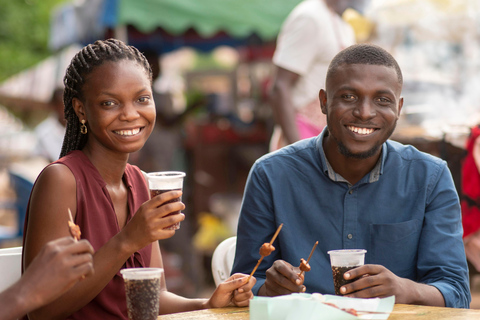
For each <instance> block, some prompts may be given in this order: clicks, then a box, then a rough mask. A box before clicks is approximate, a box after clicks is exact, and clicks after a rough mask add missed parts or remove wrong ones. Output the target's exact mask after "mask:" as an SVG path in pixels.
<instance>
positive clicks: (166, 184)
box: [147, 171, 185, 230]
mask: <svg viewBox="0 0 480 320" xmlns="http://www.w3.org/2000/svg"><path fill="white" fill-rule="evenodd" d="M184 177H185V173H184V172H180V171H160V172H151V173H148V174H147V178H148V188H149V189H150V198H153V197H155V196H157V195H159V194H162V193H164V192H168V191H172V190H182V188H183V178H184ZM175 201H181V198H176V199H172V200H170V201H168V202H166V203H170V202H175ZM178 213H180V211H178V212H172V213H171V214H178ZM165 229H168V230H178V229H180V222H177V223H175V224H173V225H171V226H168V227H166V228H165Z"/></svg>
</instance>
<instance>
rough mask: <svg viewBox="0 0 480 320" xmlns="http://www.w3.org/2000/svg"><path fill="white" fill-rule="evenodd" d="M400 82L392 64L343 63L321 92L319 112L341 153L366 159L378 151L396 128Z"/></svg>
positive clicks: (400, 103)
mask: <svg viewBox="0 0 480 320" xmlns="http://www.w3.org/2000/svg"><path fill="white" fill-rule="evenodd" d="M401 90H402V85H401V83H400V82H399V80H398V75H397V73H396V71H395V69H394V68H391V67H386V66H381V65H369V64H344V65H341V66H339V67H338V69H337V70H336V71H335V74H333V75H332V77H330V78H329V79H328V82H327V84H326V90H321V92H320V102H321V106H322V112H323V113H325V114H326V115H327V126H328V130H329V133H330V135H331V137H332V138H333V139H334V140H335V142H336V144H337V147H338V148H339V150H340V152H341V154H342V155H344V156H346V157H349V158H358V159H365V158H369V157H371V156H374V155H378V154H379V152H380V149H381V146H382V144H383V143H384V142H385V141H386V140H387V139H388V138H389V137H390V136H391V134H392V133H393V131H394V130H395V126H396V123H397V120H398V118H399V116H400V110H401V108H402V105H403V98H401V96H400V95H401Z"/></svg>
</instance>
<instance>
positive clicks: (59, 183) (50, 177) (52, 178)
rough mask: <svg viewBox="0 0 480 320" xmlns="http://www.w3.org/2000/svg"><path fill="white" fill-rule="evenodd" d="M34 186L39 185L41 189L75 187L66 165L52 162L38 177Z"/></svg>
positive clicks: (72, 176) (70, 172) (73, 178)
mask: <svg viewBox="0 0 480 320" xmlns="http://www.w3.org/2000/svg"><path fill="white" fill-rule="evenodd" d="M35 185H36V186H37V185H41V187H42V188H45V187H49V186H52V187H60V188H64V187H66V186H68V185H72V186H75V176H74V175H73V173H72V171H71V170H70V168H68V167H67V166H66V165H64V164H62V163H55V162H54V163H52V164H50V165H48V166H47V167H45V169H43V171H42V172H41V173H40V174H39V175H38V177H37V180H36V182H35Z"/></svg>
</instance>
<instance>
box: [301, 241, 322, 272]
mask: <svg viewBox="0 0 480 320" xmlns="http://www.w3.org/2000/svg"><path fill="white" fill-rule="evenodd" d="M317 244H318V241H317V242H315V244H314V245H313V248H312V251H310V255H309V256H308V259H307V261H305V259H303V258H302V259H300V267H299V268H300V270H301V271H300V274H299V275H300V276H301V275H302V274H304V273H305V272H308V271H310V270H311V268H310V265H309V264H308V262H310V258H311V257H312V255H313V251H315V248H316V247H317Z"/></svg>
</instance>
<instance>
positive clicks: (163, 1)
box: [108, 0, 300, 40]
mask: <svg viewBox="0 0 480 320" xmlns="http://www.w3.org/2000/svg"><path fill="white" fill-rule="evenodd" d="M108 1H110V2H111V3H110V4H113V5H114V3H115V2H116V4H117V5H118V8H117V10H118V11H117V24H130V25H133V26H134V27H135V28H137V29H138V30H140V31H142V32H151V31H153V30H154V29H156V28H158V27H160V28H163V29H164V30H166V31H167V32H169V33H171V34H174V35H178V34H181V33H184V32H185V31H186V30H188V29H191V28H192V29H195V30H196V31H197V32H198V34H200V35H201V36H204V37H209V36H212V35H214V34H215V33H217V32H219V31H224V32H226V33H227V34H229V35H230V36H232V37H246V36H248V35H250V34H256V35H257V36H259V37H260V38H261V39H262V40H272V39H274V38H275V37H276V36H277V34H278V32H279V30H280V27H281V24H282V22H283V20H284V19H285V18H286V17H287V15H288V13H289V12H290V11H291V10H292V9H293V8H294V7H295V5H297V4H298V3H299V2H300V0H281V1H278V0H241V1H239V0H201V1H198V0H108Z"/></svg>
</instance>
